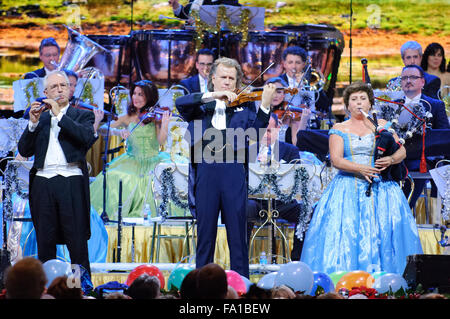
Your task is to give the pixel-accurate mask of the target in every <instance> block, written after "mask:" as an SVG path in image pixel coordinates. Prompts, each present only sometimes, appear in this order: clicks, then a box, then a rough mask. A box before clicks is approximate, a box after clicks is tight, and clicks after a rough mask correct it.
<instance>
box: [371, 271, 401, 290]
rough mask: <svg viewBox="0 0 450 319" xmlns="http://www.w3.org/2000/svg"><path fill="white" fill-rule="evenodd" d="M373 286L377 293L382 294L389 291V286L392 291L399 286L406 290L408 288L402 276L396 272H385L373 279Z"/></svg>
mask: <svg viewBox="0 0 450 319" xmlns="http://www.w3.org/2000/svg"><path fill="white" fill-rule="evenodd" d="M373 288H374V289H376V290H377V291H378V292H379V293H381V294H383V293H386V292H389V288H390V289H391V290H392V292H397V291H398V290H400V288H403V290H406V289H408V284H407V283H406V280H405V279H404V278H403V277H402V276H400V275H398V274H393V273H387V274H385V275H383V276H381V277H378V278H377V279H376V280H375V283H374V285H373Z"/></svg>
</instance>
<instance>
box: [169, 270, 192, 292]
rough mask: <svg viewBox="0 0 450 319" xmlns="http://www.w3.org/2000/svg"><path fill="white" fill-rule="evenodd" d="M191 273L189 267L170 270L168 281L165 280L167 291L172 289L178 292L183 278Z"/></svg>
mask: <svg viewBox="0 0 450 319" xmlns="http://www.w3.org/2000/svg"><path fill="white" fill-rule="evenodd" d="M191 271H192V268H191V267H190V266H181V267H177V268H175V269H174V270H172V272H171V273H170V276H169V279H168V280H167V288H168V289H169V290H171V289H173V288H175V289H177V290H180V287H181V283H182V282H183V279H184V277H186V275H187V274H188V273H189V272H191Z"/></svg>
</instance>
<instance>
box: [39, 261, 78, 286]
mask: <svg viewBox="0 0 450 319" xmlns="http://www.w3.org/2000/svg"><path fill="white" fill-rule="evenodd" d="M42 267H44V272H45V275H46V276H47V284H46V285H45V286H46V287H47V288H48V287H49V286H50V284H51V283H52V281H53V280H54V279H55V278H56V277H61V276H67V277H69V276H71V275H72V266H71V265H70V264H69V263H67V262H65V261H61V260H58V259H50V260H47V261H46V262H45V263H44V264H43V265H42Z"/></svg>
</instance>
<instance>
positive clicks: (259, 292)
mask: <svg viewBox="0 0 450 319" xmlns="http://www.w3.org/2000/svg"><path fill="white" fill-rule="evenodd" d="M271 297H272V292H271V290H270V289H264V288H259V287H258V286H257V285H256V284H253V285H251V286H250V287H249V288H248V290H247V292H246V293H245V294H244V295H243V298H244V299H252V300H261V299H270V298H271Z"/></svg>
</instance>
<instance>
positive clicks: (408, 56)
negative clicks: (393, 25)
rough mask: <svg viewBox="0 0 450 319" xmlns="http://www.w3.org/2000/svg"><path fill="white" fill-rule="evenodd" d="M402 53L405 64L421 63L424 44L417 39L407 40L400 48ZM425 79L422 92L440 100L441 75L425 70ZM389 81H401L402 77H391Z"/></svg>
mask: <svg viewBox="0 0 450 319" xmlns="http://www.w3.org/2000/svg"><path fill="white" fill-rule="evenodd" d="M400 53H401V56H402V60H403V64H404V65H405V66H408V65H420V63H421V61H422V46H421V45H420V44H419V43H418V42H416V41H408V42H405V43H404V44H403V45H402V47H401V48H400ZM423 79H424V81H425V82H424V85H423V88H422V93H423V94H424V95H426V96H428V97H431V98H432V99H437V100H439V97H438V91H439V89H440V87H441V80H440V79H439V77H437V76H435V75H432V74H429V73H426V72H423ZM389 83H400V77H396V78H393V79H390V80H389ZM401 85H402V83H400V86H401ZM388 86H389V84H388Z"/></svg>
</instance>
